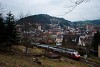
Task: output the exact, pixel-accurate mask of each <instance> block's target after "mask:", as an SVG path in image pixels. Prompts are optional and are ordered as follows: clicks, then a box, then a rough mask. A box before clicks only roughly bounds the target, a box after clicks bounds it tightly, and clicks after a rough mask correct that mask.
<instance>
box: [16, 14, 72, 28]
mask: <svg viewBox="0 0 100 67" xmlns="http://www.w3.org/2000/svg"><path fill="white" fill-rule="evenodd" d="M27 22H29V23H31V24H41V25H42V26H43V27H47V26H48V24H58V25H59V26H61V27H65V26H69V25H70V24H69V23H70V22H71V21H68V20H65V19H64V18H57V17H53V16H49V15H47V14H38V15H32V16H28V17H24V18H21V19H20V20H18V21H17V24H23V23H27Z"/></svg>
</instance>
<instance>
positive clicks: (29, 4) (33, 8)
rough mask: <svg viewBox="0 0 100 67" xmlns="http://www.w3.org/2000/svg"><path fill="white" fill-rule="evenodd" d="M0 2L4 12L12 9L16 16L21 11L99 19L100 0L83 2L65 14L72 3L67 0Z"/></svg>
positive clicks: (80, 18)
mask: <svg viewBox="0 0 100 67" xmlns="http://www.w3.org/2000/svg"><path fill="white" fill-rule="evenodd" d="M71 1H73V2H74V0H71ZM0 2H1V5H2V7H3V8H4V9H3V11H4V12H9V11H12V13H13V14H14V15H16V16H19V14H20V13H23V14H24V15H26V14H28V15H35V14H48V15H51V16H56V17H62V18H65V19H66V20H70V21H78V20H94V19H100V0H90V1H89V2H83V3H81V4H80V5H79V6H77V7H76V8H75V9H74V10H73V11H72V12H70V13H68V14H66V15H65V13H66V12H68V11H69V8H68V7H70V6H72V5H74V3H72V2H70V1H69V0H0ZM70 9H71V8H70Z"/></svg>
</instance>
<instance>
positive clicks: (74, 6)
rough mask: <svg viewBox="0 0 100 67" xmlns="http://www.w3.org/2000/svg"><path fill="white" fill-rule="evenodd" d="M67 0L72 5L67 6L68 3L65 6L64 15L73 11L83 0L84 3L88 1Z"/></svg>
mask: <svg viewBox="0 0 100 67" xmlns="http://www.w3.org/2000/svg"><path fill="white" fill-rule="evenodd" d="M69 1H70V2H71V3H72V5H71V6H68V5H66V6H65V8H67V9H68V11H67V12H66V13H65V14H64V15H66V14H68V13H70V12H71V11H73V10H74V9H75V8H76V7H77V6H79V5H80V4H82V3H83V2H85V3H86V2H89V1H90V0H69Z"/></svg>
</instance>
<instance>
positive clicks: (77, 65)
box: [0, 46, 89, 67]
mask: <svg viewBox="0 0 100 67" xmlns="http://www.w3.org/2000/svg"><path fill="white" fill-rule="evenodd" d="M14 47H15V48H16V49H17V50H19V52H20V53H22V52H23V51H22V49H23V48H25V47H24V46H14ZM29 51H30V52H31V53H35V54H42V53H43V52H44V49H40V48H36V47H34V48H29ZM20 53H19V54H20ZM32 58H33V57H28V56H23V55H18V54H14V55H10V54H7V53H3V54H0V67H3V66H4V67H89V66H88V65H87V64H86V63H83V62H79V61H76V60H72V59H69V58H66V57H62V59H61V60H62V61H61V62H60V61H59V60H58V59H56V60H54V59H49V58H45V59H44V58H43V57H40V61H41V63H42V65H39V64H36V63H34V62H32Z"/></svg>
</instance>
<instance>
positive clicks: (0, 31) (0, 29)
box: [0, 14, 4, 44]
mask: <svg viewBox="0 0 100 67" xmlns="http://www.w3.org/2000/svg"><path fill="white" fill-rule="evenodd" d="M3 42H4V23H3V17H2V14H0V44H2V43H3Z"/></svg>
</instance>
